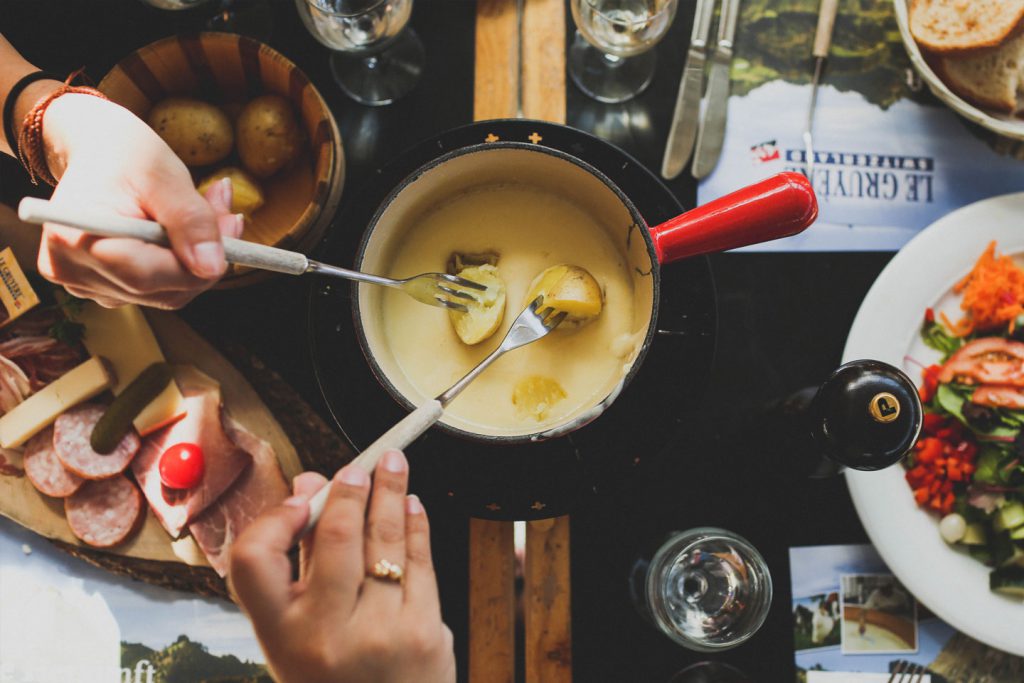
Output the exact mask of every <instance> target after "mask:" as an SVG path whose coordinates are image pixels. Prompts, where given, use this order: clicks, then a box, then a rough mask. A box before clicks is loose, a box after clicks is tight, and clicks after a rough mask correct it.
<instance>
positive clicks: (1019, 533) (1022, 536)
mask: <svg viewBox="0 0 1024 683" xmlns="http://www.w3.org/2000/svg"><path fill="white" fill-rule="evenodd" d="M1010 538H1011V539H1013V540H1014V541H1024V526H1019V527H1017V528H1016V529H1011V530H1010ZM1017 545H1022V544H1020V543H1018V544H1017Z"/></svg>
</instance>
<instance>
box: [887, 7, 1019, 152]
mask: <svg viewBox="0 0 1024 683" xmlns="http://www.w3.org/2000/svg"><path fill="white" fill-rule="evenodd" d="M893 6H894V7H895V9H896V23H897V24H898V25H899V28H900V36H901V37H902V38H903V45H904V47H906V48H907V54H908V55H910V61H911V63H913V65H914V69H916V70H917V73H918V74H920V75H921V78H923V79H924V82H925V83H927V84H928V89H929V90H931V91H932V93H934V94H935V96H936V97H938V98H939V99H940V100H942V101H943V102H944V103H945V104H946V105H947V106H948V107H949V108H950V109H952V110H953V111H955V112H956V113H957V114H960V116H963V117H964V118H965V119H968V120H969V121H974V122H975V123H977V124H978V125H979V126H984V127H985V128H988V129H989V130H991V131H995V132H996V133H999V134H1000V135H1005V136H1006V137H1009V138H1014V139H1017V140H1024V121H1022V120H1021V119H1018V118H1014V116H1013V115H1012V114H999V113H994V112H990V111H985V110H984V109H979V108H978V107H975V106H974V105H973V104H970V103H968V102H967V101H966V100H964V99H963V98H962V97H960V96H959V95H957V94H956V93H954V92H953V91H952V90H950V89H949V87H948V86H947V85H946V84H945V83H943V82H942V79H941V78H939V77H938V76H937V75H936V74H935V72H934V71H932V68H931V67H930V66H928V62H926V61H925V59H924V55H923V54H921V48H919V47H918V46H917V41H916V40H914V36H912V35H911V33H910V19H909V17H908V15H907V8H908V6H909V2H908V0H893Z"/></svg>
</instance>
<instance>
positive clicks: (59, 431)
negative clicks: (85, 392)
mask: <svg viewBox="0 0 1024 683" xmlns="http://www.w3.org/2000/svg"><path fill="white" fill-rule="evenodd" d="M105 410H106V408H105V407H104V406H101V405H98V404H96V403H86V404H84V405H81V406H78V407H77V408H72V409H71V410H69V411H68V412H66V413H64V414H63V415H61V416H60V417H58V418H57V421H56V422H54V423H53V448H54V450H55V451H56V452H57V457H58V458H60V461H61V462H62V463H63V464H64V467H66V468H68V470H70V471H71V472H73V473H75V474H77V475H78V476H80V477H81V478H82V479H106V478H108V477H113V476H115V475H118V474H120V473H121V472H123V471H124V468H126V467H128V463H130V462H131V461H132V458H134V457H135V454H136V453H137V452H138V450H139V435H138V434H136V433H135V430H134V429H133V430H131V431H129V432H128V433H127V434H126V435H125V437H124V438H123V439H121V443H119V444H117V447H116V448H115V449H114V450H113V451H112V452H110V453H108V454H107V455H101V454H99V453H97V452H96V451H94V450H93V449H92V446H90V445H89V437H91V436H92V430H93V427H95V426H96V423H97V422H99V421H100V418H101V417H103V412H104V411H105Z"/></svg>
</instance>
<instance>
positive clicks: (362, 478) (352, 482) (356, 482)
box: [334, 465, 370, 487]
mask: <svg viewBox="0 0 1024 683" xmlns="http://www.w3.org/2000/svg"><path fill="white" fill-rule="evenodd" d="M334 478H335V479H336V480H337V481H340V482H341V483H342V484H348V485H349V486H360V487H362V486H369V485H370V475H369V474H367V473H366V470H364V469H363V468H362V467H360V466H359V465H346V466H345V467H342V468H341V469H340V470H339V471H338V474H336V475H335V477H334Z"/></svg>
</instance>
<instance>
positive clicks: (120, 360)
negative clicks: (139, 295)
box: [75, 301, 185, 436]
mask: <svg viewBox="0 0 1024 683" xmlns="http://www.w3.org/2000/svg"><path fill="white" fill-rule="evenodd" d="M75 321H77V322H80V323H82V324H84V325H85V336H84V337H83V338H82V343H84V344H85V348H87V349H88V350H89V353H91V354H92V355H94V356H102V357H103V358H106V359H108V360H109V361H110V363H111V365H113V367H114V374H115V375H116V376H117V381H116V383H115V384H114V386H113V387H111V390H112V391H113V392H114V395H115V396H116V395H117V394H120V393H121V392H122V391H124V389H125V387H127V386H128V385H129V384H131V383H132V382H133V381H134V380H135V378H136V377H138V376H139V374H140V373H142V371H143V370H145V369H146V368H148V367H149V366H150V365H152V364H153V363H162V362H163V361H164V354H163V352H162V351H161V350H160V345H159V344H158V343H157V341H156V336H154V335H153V330H152V328H150V326H149V323H148V322H146V316H145V315H144V314H143V313H142V309H141V308H139V307H138V306H121V307H120V308H103V307H102V306H100V305H99V304H96V303H93V302H91V301H89V302H86V303H85V304H83V305H82V310H81V312H79V313H78V314H77V315H75ZM184 414H185V403H184V398H183V397H182V395H181V391H180V390H179V389H178V385H177V384H175V383H174V382H171V383H170V384H169V385H167V388H166V389H164V390H163V391H162V392H161V393H160V394H159V395H158V396H157V397H156V398H155V399H153V400H152V401H151V402H150V403H149V405H147V406H146V407H145V408H143V409H142V412H140V413H139V415H138V417H136V418H135V422H134V424H135V429H136V431H138V432H139V434H141V435H142V436H145V435H146V434H149V433H150V432H153V431H156V430H157V429H159V428H160V427H163V426H165V425H168V424H170V423H171V422H174V421H175V420H177V419H179V418H180V417H181V416H182V415H184Z"/></svg>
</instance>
